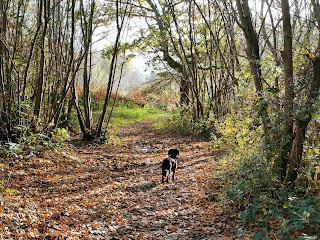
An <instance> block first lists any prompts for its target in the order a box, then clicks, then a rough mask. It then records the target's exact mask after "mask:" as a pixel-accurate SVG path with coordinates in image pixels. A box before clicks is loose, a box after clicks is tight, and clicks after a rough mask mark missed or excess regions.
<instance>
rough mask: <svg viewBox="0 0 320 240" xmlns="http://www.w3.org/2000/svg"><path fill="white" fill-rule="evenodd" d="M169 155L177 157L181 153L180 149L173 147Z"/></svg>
mask: <svg viewBox="0 0 320 240" xmlns="http://www.w3.org/2000/svg"><path fill="white" fill-rule="evenodd" d="M168 155H169V157H172V158H176V157H177V156H178V155H179V150H178V149H176V148H171V149H170V150H169V151H168Z"/></svg>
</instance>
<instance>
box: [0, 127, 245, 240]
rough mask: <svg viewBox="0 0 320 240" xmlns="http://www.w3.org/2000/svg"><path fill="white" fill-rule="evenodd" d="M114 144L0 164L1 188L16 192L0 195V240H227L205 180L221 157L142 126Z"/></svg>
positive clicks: (125, 131) (231, 224)
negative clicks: (167, 166) (173, 167)
mask: <svg viewBox="0 0 320 240" xmlns="http://www.w3.org/2000/svg"><path fill="white" fill-rule="evenodd" d="M117 137H118V139H119V141H118V143H113V144H112V143H106V144H100V145H86V144H84V143H82V142H81V141H75V142H74V143H73V144H71V146H69V147H68V148H66V149H64V150H62V152H60V153H55V152H53V151H46V152H44V153H43V156H42V157H41V158H39V157H36V158H32V159H31V160H29V162H27V163H24V164H22V163H17V164H15V165H14V166H13V167H9V166H6V164H5V163H4V162H3V161H4V160H2V165H1V166H2V170H3V177H2V181H3V182H4V183H6V185H10V188H12V189H15V190H17V191H16V192H15V193H13V194H12V192H10V190H9V191H3V195H2V196H1V199H0V202H1V209H0V214H1V216H0V220H1V223H0V224H1V226H0V238H1V239H9V238H12V239H235V236H234V235H233V233H232V232H233V229H241V224H240V223H239V222H238V221H236V219H235V217H233V216H230V215H228V214H227V213H225V212H223V209H222V207H221V203H220V202H219V201H217V202H215V201H216V199H217V196H218V195H219V194H220V193H219V187H218V186H215V184H213V182H212V181H210V178H211V177H212V171H214V170H215V169H221V167H222V166H220V164H219V159H220V158H221V156H222V155H223V152H222V151H219V150H215V149H212V148H211V146H210V142H205V141H201V140H199V139H194V138H192V137H183V136H170V135H168V134H164V133H155V132H154V131H153V129H152V127H151V123H150V122H149V121H143V122H136V123H133V124H130V125H127V126H123V127H122V128H121V129H120V132H119V133H118V135H117ZM170 147H176V148H179V150H180V159H179V162H178V169H177V174H176V181H175V182H173V183H169V184H167V183H165V184H161V183H160V181H161V175H160V174H161V168H160V167H161V162H162V160H163V159H164V158H165V157H166V154H167V151H168V149H169V148H170ZM12 191H14V190H12ZM231 220H232V221H231Z"/></svg>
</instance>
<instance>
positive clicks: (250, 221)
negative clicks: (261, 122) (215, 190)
mask: <svg viewBox="0 0 320 240" xmlns="http://www.w3.org/2000/svg"><path fill="white" fill-rule="evenodd" d="M218 128H219V132H220V133H221V135H222V137H220V138H216V141H215V142H213V144H214V145H215V146H216V147H218V146H220V147H224V148H228V149H230V154H229V155H228V156H226V157H225V158H224V159H221V160H220V161H222V162H225V163H226V164H227V166H228V168H227V170H225V171H224V172H223V173H221V171H220V172H218V173H214V174H219V179H220V180H219V183H218V184H220V185H221V186H222V187H223V189H224V191H223V193H222V195H221V201H222V202H225V201H228V202H230V201H231V203H232V204H231V206H232V209H230V206H229V205H228V209H226V210H225V211H227V212H228V213H233V214H236V215H237V217H238V218H239V219H242V220H243V222H244V223H245V226H246V229H245V230H243V231H238V230H235V234H236V235H237V236H238V237H244V236H246V233H247V234H249V233H252V232H254V233H253V234H251V236H250V238H252V239H257V240H259V239H288V240H289V239H318V238H319V237H320V198H319V194H318V190H319V184H318V182H317V179H315V177H314V175H315V176H316V174H314V175H313V178H312V177H308V176H310V174H309V175H308V174H307V173H303V174H300V178H299V179H298V181H297V185H296V188H295V189H294V190H292V189H288V188H287V187H286V186H285V185H283V184H282V183H281V182H279V181H278V177H277V176H276V175H275V174H274V171H273V162H272V161H270V160H269V159H267V158H266V157H265V156H266V154H265V149H266V148H265V146H264V144H263V139H262V138H261V136H262V134H261V131H262V130H261V129H260V128H261V127H260V126H255V129H254V130H253V129H252V128H253V124H252V117H249V116H248V117H246V116H244V115H242V116H237V115H236V114H232V115H230V116H227V117H226V118H225V120H224V121H223V122H222V123H220V124H219V127H218ZM307 150H308V149H307ZM310 158H312V159H313V161H315V160H316V156H315V155H310V154H309V155H308V153H307V154H306V156H305V158H304V159H303V160H304V163H303V164H304V165H305V166H306V167H305V168H302V169H303V171H310V167H311V169H312V166H309V167H307V165H308V162H310ZM311 162H312V161H311ZM307 169H308V170H307ZM302 176H304V177H302Z"/></svg>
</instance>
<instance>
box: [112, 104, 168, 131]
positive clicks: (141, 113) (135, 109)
mask: <svg viewBox="0 0 320 240" xmlns="http://www.w3.org/2000/svg"><path fill="white" fill-rule="evenodd" d="M164 115H167V113H166V112H164V111H163V110H160V109H157V108H155V107H149V106H147V105H145V106H144V107H141V106H138V105H132V104H130V105H129V106H128V105H125V104H121V105H118V106H115V107H114V109H113V113H112V115H111V119H110V123H111V126H113V127H117V126H120V125H123V124H129V123H131V122H137V121H143V120H148V119H157V118H160V117H162V116H164Z"/></svg>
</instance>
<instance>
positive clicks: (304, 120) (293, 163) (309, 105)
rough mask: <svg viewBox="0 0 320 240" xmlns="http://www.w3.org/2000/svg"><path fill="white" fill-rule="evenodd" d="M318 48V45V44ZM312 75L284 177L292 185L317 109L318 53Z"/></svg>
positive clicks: (318, 84) (318, 85) (298, 116)
mask: <svg viewBox="0 0 320 240" xmlns="http://www.w3.org/2000/svg"><path fill="white" fill-rule="evenodd" d="M318 49H320V46H318ZM312 63H313V76H312V80H311V85H310V88H309V93H308V95H307V102H306V104H305V105H304V106H303V108H302V111H301V112H299V113H298V115H297V117H296V131H295V139H294V142H293V147H292V150H291V152H290V156H289V168H288V173H287V178H286V183H287V184H289V185H290V186H292V187H294V183H295V181H296V180H297V177H298V170H299V167H300V162H301V158H302V153H303V144H304V140H305V137H306V136H305V135H306V130H307V127H308V124H309V122H310V121H311V119H312V114H313V113H314V112H315V111H317V109H316V108H315V107H314V103H315V102H316V101H317V100H318V99H319V94H320V93H319V91H320V56H319V54H317V55H316V57H315V58H314V59H313V60H312Z"/></svg>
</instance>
